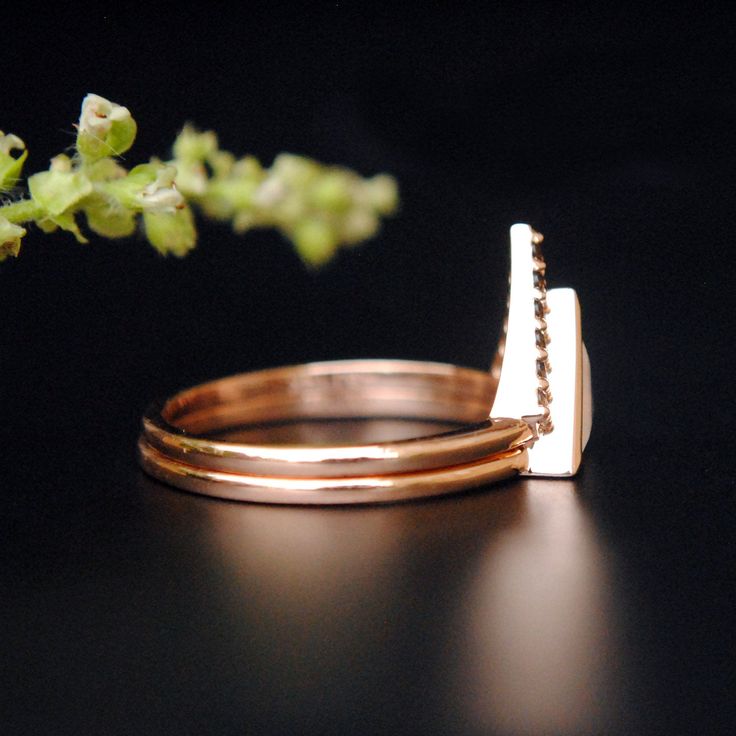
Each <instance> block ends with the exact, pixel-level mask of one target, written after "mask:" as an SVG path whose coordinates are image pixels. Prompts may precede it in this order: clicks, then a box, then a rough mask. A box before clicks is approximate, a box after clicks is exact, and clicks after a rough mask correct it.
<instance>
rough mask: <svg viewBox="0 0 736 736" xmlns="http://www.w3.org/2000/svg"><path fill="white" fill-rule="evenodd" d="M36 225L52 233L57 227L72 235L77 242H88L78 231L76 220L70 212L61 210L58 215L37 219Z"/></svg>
mask: <svg viewBox="0 0 736 736" xmlns="http://www.w3.org/2000/svg"><path fill="white" fill-rule="evenodd" d="M37 225H38V226H39V227H40V228H41V230H43V231H44V232H46V233H52V232H54V230H56V228H57V227H59V228H61V229H62V230H66V231H67V232H70V233H71V234H72V235H74V237H75V238H76V239H77V242H78V243H89V240H87V238H85V237H84V235H82V233H81V232H80V230H79V226H78V225H77V221H76V219H75V217H74V215H73V214H72V213H71V212H63V213H62V214H60V215H54V216H53V217H51V216H49V217H45V218H43V219H41V220H37Z"/></svg>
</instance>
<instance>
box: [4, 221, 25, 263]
mask: <svg viewBox="0 0 736 736" xmlns="http://www.w3.org/2000/svg"><path fill="white" fill-rule="evenodd" d="M25 234H26V231H25V229H24V228H22V227H21V226H20V225H14V224H13V223H12V222H8V220H6V219H5V218H4V217H0V262H2V261H4V260H5V259H6V258H9V257H10V256H12V257H13V258H17V256H18V253H19V252H20V241H21V238H22V237H23V236H24V235H25Z"/></svg>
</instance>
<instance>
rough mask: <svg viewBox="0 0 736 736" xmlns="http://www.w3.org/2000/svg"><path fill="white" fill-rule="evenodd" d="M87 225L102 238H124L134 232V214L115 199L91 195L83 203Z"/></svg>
mask: <svg viewBox="0 0 736 736" xmlns="http://www.w3.org/2000/svg"><path fill="white" fill-rule="evenodd" d="M84 214H85V216H86V218H87V225H89V228H90V230H93V231H94V232H96V233H97V234H98V235H102V236H103V237H104V238H126V237H128V236H129V235H132V234H133V233H134V232H135V214H134V213H133V212H131V211H130V210H126V209H124V208H123V207H121V206H120V205H119V204H118V203H117V202H116V201H115V200H110V199H107V198H105V197H100V196H92V197H90V199H89V200H88V201H87V202H86V203H85V206H84Z"/></svg>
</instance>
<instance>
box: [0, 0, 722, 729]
mask: <svg viewBox="0 0 736 736" xmlns="http://www.w3.org/2000/svg"><path fill="white" fill-rule="evenodd" d="M395 6H396V7H395V9H394V11H393V13H391V14H388V15H385V16H384V15H382V14H381V12H380V10H379V9H377V8H374V6H373V5H370V6H369V5H365V6H360V7H359V6H358V5H357V4H355V3H353V4H349V3H343V2H334V3H326V4H320V3H316V4H313V5H312V6H310V10H309V12H308V13H306V12H305V13H303V12H298V11H297V10H296V9H294V8H293V7H292V6H291V5H290V6H289V8H288V9H287V10H285V11H284V12H283V13H282V14H281V15H279V13H278V11H277V9H276V6H275V4H273V3H272V4H269V5H268V6H265V5H264V7H263V10H259V9H258V8H257V7H256V4H252V3H251V4H247V8H246V6H243V7H244V8H245V9H244V10H243V11H242V12H241V13H240V14H237V13H235V14H233V13H230V12H228V13H225V12H219V13H218V12H216V11H215V12H213V10H212V8H210V7H209V6H207V5H205V4H200V6H194V5H190V6H188V7H181V8H179V9H178V10H177V11H176V12H172V13H169V14H168V15H167V16H166V18H165V20H164V21H162V19H161V17H159V16H158V15H155V14H154V10H155V9H154V8H151V13H150V14H149V15H148V16H147V15H146V12H147V11H146V9H145V8H144V7H143V6H141V7H140V8H136V9H135V12H131V10H130V8H129V7H128V6H123V5H122V4H120V7H112V6H110V7H108V6H105V7H104V8H103V7H102V6H100V7H99V8H98V9H97V10H95V11H92V12H90V13H89V14H86V15H85V14H82V13H81V12H77V11H75V9H73V8H71V6H70V8H66V9H65V11H64V13H63V14H58V13H56V14H53V13H46V14H43V13H34V14H31V13H23V11H22V8H21V9H20V10H16V12H15V13H14V14H10V15H8V18H10V20H8V22H7V23H5V25H4V27H3V30H4V36H3V39H4V40H3V43H4V46H3V54H4V57H3V58H4V59H6V60H7V64H6V66H7V69H6V71H5V73H4V75H3V77H2V90H1V92H2V100H3V104H2V106H0V129H2V130H4V131H6V132H7V131H12V132H13V133H16V134H18V135H20V136H21V137H22V138H23V139H24V140H25V141H26V142H27V144H28V146H29V149H30V151H31V154H30V156H29V159H28V172H29V173H31V172H33V171H37V170H40V169H42V168H44V167H45V166H46V162H47V161H48V159H49V158H51V156H53V155H55V154H57V153H58V152H59V151H60V150H62V149H63V148H64V147H66V146H67V145H68V144H69V143H71V140H72V139H71V136H70V135H68V134H67V133H66V132H64V131H69V132H71V130H72V129H71V123H72V121H73V120H74V119H75V117H76V115H77V112H78V106H79V102H80V100H81V98H82V96H83V95H84V94H85V93H87V92H95V93H98V94H102V95H105V96H107V97H110V98H111V99H113V100H116V101H118V102H120V103H122V104H125V105H127V106H128V107H130V109H131V110H132V112H133V113H134V115H135V117H136V119H137V120H138V123H139V137H138V140H137V141H136V145H135V147H134V149H131V151H130V152H128V153H127V154H126V161H125V163H126V165H134V164H137V163H139V162H142V161H145V160H148V157H149V156H151V155H159V156H164V157H165V156H166V155H167V152H166V147H167V146H168V145H169V143H170V141H171V140H172V139H173V137H174V135H175V133H176V130H177V129H178V127H179V125H180V124H181V123H183V122H184V121H185V120H187V119H190V120H193V121H194V122H196V123H197V124H198V125H200V126H202V127H212V128H214V129H216V130H217V131H218V133H219V134H220V136H221V140H222V143H223V145H224V146H225V147H227V148H230V149H233V150H234V151H235V152H236V153H238V154H241V153H254V154H256V155H258V156H259V157H260V158H261V160H262V161H263V162H264V163H266V164H269V163H270V161H271V159H272V157H273V156H274V155H275V154H276V153H277V152H279V151H283V150H290V151H293V152H298V153H305V154H308V155H311V156H315V157H316V158H319V159H322V160H325V161H330V162H338V163H342V164H346V165H349V166H351V167H355V168H356V169H358V170H359V171H361V173H364V174H366V175H369V174H373V173H376V172H378V171H381V170H387V171H391V172H393V173H395V174H396V175H397V177H398V178H399V181H400V184H401V189H402V199H403V206H402V212H401V214H400V216H399V217H397V218H396V219H395V220H392V221H391V222H389V223H387V224H386V226H385V227H384V229H383V232H382V235H381V237H379V238H378V239H377V240H376V241H375V242H373V243H371V244H370V245H367V246H366V247H365V248H358V249H354V250H351V251H350V252H346V253H344V254H343V256H342V257H341V258H339V259H337V260H336V261H335V262H334V263H333V264H331V265H330V266H329V267H328V268H326V269H324V270H322V271H319V272H315V271H310V270H308V269H305V268H303V267H302V265H301V264H300V263H299V261H298V259H297V258H296V257H294V256H293V253H292V251H291V249H290V247H289V246H288V245H287V244H285V242H284V241H283V240H282V238H281V237H280V236H279V235H278V234H276V233H268V232H256V233H249V234H247V235H245V236H242V237H241V236H239V235H235V234H232V233H231V232H230V230H229V228H228V227H227V226H225V225H220V224H211V225H204V224H202V225H200V235H201V242H200V246H199V247H198V248H197V249H196V250H195V251H194V252H193V253H192V254H191V255H190V256H189V257H187V258H186V259H183V260H175V259H163V258H160V257H159V256H158V255H157V254H156V253H155V252H153V251H152V250H151V249H150V248H148V246H147V245H145V243H144V242H143V239H142V238H130V239H126V240H123V241H117V242H105V241H103V240H101V239H98V238H92V242H91V243H90V245H89V246H88V247H81V246H78V245H77V244H75V243H74V242H73V238H72V236H71V235H70V234H69V233H63V232H59V233H57V234H55V235H50V236H46V235H44V234H42V233H40V232H38V231H37V229H35V228H30V233H29V236H28V238H27V241H26V242H25V243H24V246H23V250H22V252H21V257H20V258H18V259H17V261H13V260H7V261H4V262H3V263H2V264H0V315H2V318H0V454H1V455H2V457H1V458H0V465H1V466H2V467H1V472H0V546H2V559H1V560H0V563H1V564H0V618H1V621H0V670H1V671H2V676H1V680H0V735H1V736H6V735H9V736H17V735H22V736H26V735H29V734H30V735H32V736H37V735H39V734H43V735H44V736H45V735H46V734H49V736H56V735H57V734H58V735H64V736H65V735H66V734H70V735H73V736H86V735H87V734H93V735H94V736H98V735H101V734H104V735H105V736H108V735H110V736H118V735H120V736H129V735H131V734H136V735H137V734H141V735H146V736H147V735H148V734H153V735H155V736H159V735H166V736H168V735H169V734H171V735H172V736H181V735H182V734H197V736H199V735H200V734H214V735H216V736H229V735H230V734H233V735H235V734H238V735H241V734H257V736H262V735H264V734H266V735H269V736H270V735H271V734H288V735H289V736H292V735H295V734H309V735H310V736H311V735H312V734H320V735H322V734H325V735H328V736H333V735H334V736H346V735H350V736H353V735H356V736H369V735H370V736H376V735H377V734H381V735H383V734H391V735H392V736H393V734H397V735H399V734H400V735H401V736H403V735H404V734H421V735H422V736H495V735H496V734H498V735H499V736H506V735H510V736H516V735H517V734H523V735H524V736H526V735H527V734H529V735H530V736H537V734H539V735H541V736H560V735H564V736H587V735H588V734H593V735H597V734H605V735H606V736H609V735H612V736H640V735H641V736H650V734H655V735H657V734H663V735H666V736H680V735H681V734H682V735H684V736H690V735H691V734H694V735H697V736H701V734H702V735H703V736H711V734H728V736H732V734H733V733H735V732H736V718H734V714H733V710H734V707H733V706H734V679H733V669H734V667H733V665H734V654H733V650H734V647H733V639H734V637H733V628H732V625H731V623H730V619H731V616H730V614H731V613H732V612H733V607H734V606H733V603H734V600H736V593H735V591H734V579H735V578H734V570H735V569H736V556H735V555H734V550H735V549H736V545H735V544H734V539H736V482H735V480H734V479H735V478H736V471H735V469H734V461H733V457H732V454H733V453H732V452H731V449H730V446H731V434H732V430H731V427H732V424H733V420H732V416H731V415H732V407H733V406H734V405H736V389H735V386H736V383H735V382H734V378H733V356H732V353H733V348H732V342H733V337H732V336H733V334H734V317H733V315H734V314H736V310H735V308H734V305H735V304H736V300H735V299H734V294H735V293H736V292H735V291H734V288H733V285H734V283H736V279H734V266H733V263H734V261H733V212H734V186H733V172H734V170H736V146H734V141H733V138H734V130H736V106H734V104H733V100H734V84H733V74H732V70H733V69H734V49H735V48H736V47H735V46H734V44H733V38H732V35H733V32H732V30H731V29H733V28H734V27H736V26H735V22H736V15H734V10H733V8H732V7H731V6H730V5H729V6H726V5H725V4H723V5H722V6H718V5H717V4H711V5H709V6H708V7H707V8H693V7H683V9H682V10H680V9H679V8H675V6H674V5H673V6H672V7H667V8H665V9H663V10H662V11H661V12H654V11H651V12H650V10H649V9H648V8H647V7H645V6H644V5H642V6H641V7H640V8H639V9H638V10H634V9H633V8H629V9H622V8H621V7H620V6H619V5H618V4H608V5H606V6H601V8H600V9H598V10H592V9H589V8H586V9H585V11H584V12H582V11H579V10H575V9H572V8H571V7H570V8H567V7H563V6H562V5H559V4H557V5H555V6H554V7H552V6H549V5H547V4H539V5H538V7H537V6H533V5H527V6H522V5H520V4H518V3H509V4H501V5H498V4H486V6H483V8H482V9H480V10H479V11H478V12H475V11H471V10H469V9H467V10H466V8H465V7H462V8H461V7H460V5H458V4H455V5H450V4H447V5H446V6H443V7H440V5H439V4H432V8H430V7H429V4H425V5H424V7H423V8H422V9H421V10H418V9H417V8H416V7H415V5H412V4H403V5H402V4H395ZM478 7H479V8H480V6H478ZM11 15H12V18H11ZM5 26H7V28H5ZM3 196H4V195H3ZM519 220H521V221H529V222H532V223H533V224H534V225H535V226H536V227H538V228H539V229H541V230H542V232H544V234H545V236H546V239H545V245H546V246H547V250H546V254H547V261H548V266H549V267H548V272H547V275H548V278H549V283H550V285H551V286H567V285H571V286H573V287H575V289H576V290H577V291H578V294H579V296H580V301H581V305H582V311H583V332H584V335H585V340H586V344H587V347H588V350H589V352H590V357H591V363H592V368H593V383H594V398H595V405H596V417H595V420H594V426H593V434H592V437H591V444H590V446H589V448H588V450H587V453H586V457H585V460H584V464H583V469H582V472H581V474H580V475H579V477H578V478H576V479H575V481H571V482H559V483H557V482H555V483H551V482H550V483H540V482H531V481H516V482H510V483H507V484H505V485H502V486H498V487H496V488H490V489H483V490H479V491H478V492H475V493H472V494H466V495H462V496H456V497H453V498H448V499H444V500H441V499H437V500H433V501H431V502H430V501H428V502H425V503H417V504H407V505H401V506H392V507H385V508H384V507H374V508H361V509H347V508H346V509H299V508H266V507H257V506H241V505H237V504H232V503H225V502H221V501H216V500H210V499H204V498H199V497H196V496H190V495H186V494H182V493H179V492H176V491H172V490H169V489H166V488H164V487H162V486H160V485H158V484H156V483H155V482H153V481H150V480H148V479H147V478H145V477H143V476H142V475H141V474H140V472H139V471H138V469H137V467H136V464H135V440H136V437H137V434H138V425H139V418H140V416H141V414H142V412H143V411H144V409H145V407H146V405H147V404H148V402H150V401H151V400H153V399H155V398H156V397H163V396H167V395H171V394H172V393H173V392H175V391H177V390H179V389H181V388H183V387H185V386H189V385H193V384H195V383H199V382H201V381H206V380H208V379H212V378H215V377H218V376H224V375H228V374H232V373H237V372H241V371H244V370H250V369H257V368H261V367H269V366H277V365H285V364H293V363H302V362H307V361H310V360H327V359H340V358H350V357H399V358H410V359H419V360H436V361H442V362H450V363H458V364H460V365H467V366H471V367H483V366H487V365H488V364H489V361H490V359H491V356H492V355H493V352H494V350H495V347H496V343H497V339H498V334H499V330H500V327H501V323H502V319H503V310H504V302H505V298H506V291H505V290H506V279H507V264H506V252H507V251H506V249H507V232H508V227H509V225H510V224H512V223H513V222H515V221H519ZM80 225H81V226H82V228H83V229H85V226H84V223H83V222H80ZM307 434H309V432H307Z"/></svg>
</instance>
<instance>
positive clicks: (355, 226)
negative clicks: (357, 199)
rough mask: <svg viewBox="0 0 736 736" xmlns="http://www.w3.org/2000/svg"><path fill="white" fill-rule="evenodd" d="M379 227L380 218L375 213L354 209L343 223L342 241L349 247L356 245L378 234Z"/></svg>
mask: <svg viewBox="0 0 736 736" xmlns="http://www.w3.org/2000/svg"><path fill="white" fill-rule="evenodd" d="M379 226H380V223H379V221H378V217H377V216H376V215H375V214H374V213H373V212H371V211H370V210H366V209H362V208H358V209H354V210H352V211H351V212H349V213H348V214H347V216H346V217H345V219H344V220H343V221H342V228H341V232H340V236H341V238H340V239H341V240H342V241H343V242H345V243H347V244H348V245H355V244H356V243H360V242H361V241H362V240H367V239H368V238H372V237H373V236H374V235H375V234H376V233H377V232H378V228H379Z"/></svg>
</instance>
